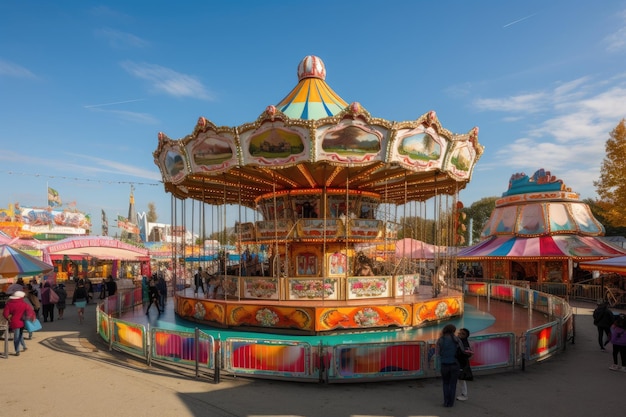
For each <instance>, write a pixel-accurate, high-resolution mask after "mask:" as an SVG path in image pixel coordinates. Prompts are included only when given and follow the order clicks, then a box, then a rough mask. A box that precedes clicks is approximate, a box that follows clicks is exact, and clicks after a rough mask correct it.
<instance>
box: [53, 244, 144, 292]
mask: <svg viewBox="0 0 626 417" xmlns="http://www.w3.org/2000/svg"><path fill="white" fill-rule="evenodd" d="M45 250H46V251H47V252H48V253H49V256H50V259H51V261H52V263H53V264H54V269H55V278H56V279H57V280H59V281H65V280H68V279H76V278H89V279H90V280H91V281H92V282H93V283H94V284H96V283H98V282H100V281H101V280H102V279H104V278H106V277H107V276H108V275H112V276H113V277H115V278H118V279H119V278H126V279H138V278H140V277H141V276H142V275H147V276H150V256H149V254H148V250H147V249H145V248H141V247H138V246H135V245H131V244H130V243H126V242H122V241H120V240H118V239H115V238H112V237H109V236H77V237H71V238H67V239H63V240H60V241H58V242H54V243H52V244H49V245H47V246H46V248H45Z"/></svg>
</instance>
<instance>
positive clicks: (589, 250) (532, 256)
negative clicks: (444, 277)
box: [457, 169, 626, 283]
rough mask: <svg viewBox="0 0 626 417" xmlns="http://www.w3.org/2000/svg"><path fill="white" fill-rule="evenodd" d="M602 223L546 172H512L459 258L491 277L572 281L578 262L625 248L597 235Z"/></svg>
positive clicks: (624, 251) (608, 254)
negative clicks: (478, 237) (479, 230)
mask: <svg viewBox="0 0 626 417" xmlns="http://www.w3.org/2000/svg"><path fill="white" fill-rule="evenodd" d="M603 235H604V226H602V224H601V223H600V222H599V221H598V220H597V219H596V218H595V217H594V215H593V214H592V212H591V209H590V208H589V206H588V205H587V204H585V203H583V202H581V201H579V195H578V194H577V193H574V192H572V191H571V189H569V188H568V187H566V186H565V184H564V183H563V181H562V180H560V179H558V178H556V177H555V176H553V175H551V173H550V172H549V171H545V170H543V169H540V170H538V171H537V172H535V174H534V175H533V176H532V177H528V176H527V175H525V174H514V175H513V176H512V177H511V180H510V182H509V188H508V190H507V191H506V192H505V193H503V195H502V198H501V199H499V200H497V201H496V208H495V209H494V211H493V212H492V213H491V217H490V218H489V220H488V221H487V223H486V225H485V228H484V229H483V231H482V234H481V241H480V242H479V243H477V244H476V245H473V246H470V247H467V248H464V249H462V250H461V251H460V252H459V253H458V257H457V260H458V261H468V262H478V263H480V264H481V265H482V269H483V273H484V276H485V277H486V278H490V279H507V280H526V281H532V282H539V283H543V282H555V283H563V282H571V281H572V280H573V278H574V271H575V270H576V269H578V267H579V263H581V262H583V261H593V260H598V259H604V258H610V257H616V256H621V255H624V254H626V250H624V249H623V248H621V247H618V246H614V245H612V244H610V243H608V242H606V241H604V240H602V239H601V236H603Z"/></svg>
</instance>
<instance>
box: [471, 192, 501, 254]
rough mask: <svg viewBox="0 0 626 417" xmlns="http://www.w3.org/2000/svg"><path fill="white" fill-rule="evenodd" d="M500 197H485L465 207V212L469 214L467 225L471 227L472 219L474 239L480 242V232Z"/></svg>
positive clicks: (474, 241)
mask: <svg viewBox="0 0 626 417" xmlns="http://www.w3.org/2000/svg"><path fill="white" fill-rule="evenodd" d="M499 198H500V197H484V198H481V199H480V200H478V201H476V202H474V203H473V204H472V205H471V206H469V207H465V208H464V209H463V212H465V214H467V219H466V222H467V227H468V229H469V221H470V219H472V230H471V232H472V241H473V243H476V242H478V239H479V238H480V233H481V232H482V231H483V229H484V227H485V224H486V223H487V220H489V217H490V216H491V213H492V212H493V210H494V209H495V208H496V201H497V200H498V199H499ZM468 243H469V241H468Z"/></svg>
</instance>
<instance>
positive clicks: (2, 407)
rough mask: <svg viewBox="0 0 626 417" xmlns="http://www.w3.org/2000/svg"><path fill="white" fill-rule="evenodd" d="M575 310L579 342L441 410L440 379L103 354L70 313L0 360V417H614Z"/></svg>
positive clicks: (612, 379) (617, 383) (594, 351)
mask: <svg viewBox="0 0 626 417" xmlns="http://www.w3.org/2000/svg"><path fill="white" fill-rule="evenodd" d="M591 308H593V306H588V305H580V306H577V307H576V330H577V332H576V340H575V344H568V345H567V349H566V352H564V353H562V354H560V355H557V356H556V357H554V358H551V359H549V360H548V361H545V362H543V363H540V364H535V365H532V366H530V367H527V368H526V370H525V371H521V370H513V371H510V372H507V373H503V374H495V375H483V376H479V377H477V379H476V380H475V381H473V382H470V383H469V396H470V399H469V401H466V402H457V403H456V404H455V406H454V407H453V408H444V407H443V406H442V405H441V404H442V400H443V396H442V392H441V383H440V381H439V380H438V379H428V380H411V381H402V382H383V383H380V382H378V383H367V384H345V385H321V384H319V385H318V384H309V383H306V384H305V383H297V382H282V381H267V380H250V379H246V378H232V377H229V376H225V377H224V376H223V378H222V381H221V382H220V383H219V384H213V383H211V382H208V381H207V380H196V379H194V377H193V375H189V374H184V373H182V372H176V371H172V370H165V369H161V368H159V367H152V368H148V367H147V366H145V364H143V363H141V362H140V361H137V360H136V359H133V358H131V357H128V356H125V355H122V354H120V353H117V352H109V351H108V349H107V346H106V345H105V344H104V343H102V341H101V339H100V338H99V336H98V335H97V334H96V329H95V313H94V311H95V305H90V306H88V307H87V319H86V320H85V323H84V324H79V323H78V319H77V315H76V312H75V308H74V307H73V306H68V309H67V312H66V317H65V319H64V320H62V321H58V320H55V321H54V322H52V323H44V329H43V331H41V332H39V333H36V334H35V337H34V338H33V340H27V341H26V343H27V346H28V350H27V351H26V352H24V353H22V354H21V355H20V356H19V357H16V356H13V352H14V351H13V342H12V341H10V342H9V351H10V355H9V358H8V359H0V375H1V377H2V379H3V382H2V385H1V388H0V416H11V417H22V416H24V417H26V416H28V417H37V416H46V417H56V416H59V417H75V416H76V417H77V416H80V417H84V416H90V417H99V416H118V417H123V416H137V417H138V416H151V417H162V416H166V417H167V416H176V417H186V416H220V417H221V416H231V417H232V416H237V417H244V416H245V417H259V416H308V417H317V416H320V417H335V416H336V417H359V416H370V417H373V416H376V417H381V416H398V417H400V416H401V417H410V416H411V417H412V416H419V417H426V416H448V415H455V414H457V415H463V416H464V417H467V416H498V417H500V416H502V417H518V416H519V417H522V416H523V417H527V416H538V417H540V416H549V415H559V416H561V415H562V416H567V417H579V416H580V417H583V416H585V417H588V416H593V417H595V416H606V415H618V414H621V413H622V412H623V409H624V403H623V399H624V393H625V390H626V372H615V371H610V370H609V369H608V367H609V365H610V364H611V363H612V359H611V354H610V352H609V353H602V352H600V350H599V348H598V347H597V344H596V331H595V327H594V326H593V324H592V320H591V316H590V315H591Z"/></svg>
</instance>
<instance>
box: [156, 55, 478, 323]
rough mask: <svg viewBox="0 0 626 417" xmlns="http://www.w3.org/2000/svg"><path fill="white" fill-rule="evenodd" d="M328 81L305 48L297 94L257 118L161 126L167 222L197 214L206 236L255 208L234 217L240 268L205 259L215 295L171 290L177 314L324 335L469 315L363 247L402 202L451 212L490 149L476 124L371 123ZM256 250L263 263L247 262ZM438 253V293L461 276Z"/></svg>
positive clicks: (384, 234) (459, 303) (384, 231)
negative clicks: (218, 221)
mask: <svg viewBox="0 0 626 417" xmlns="http://www.w3.org/2000/svg"><path fill="white" fill-rule="evenodd" d="M325 79H326V69H325V66H324V63H323V62H322V60H321V59H320V58H318V57H315V56H307V57H305V58H304V59H303V60H302V61H301V62H300V64H299V65H298V80H299V82H298V84H297V85H296V86H295V88H294V89H293V90H292V91H291V92H289V93H288V94H287V95H286V96H285V98H283V99H282V100H281V101H280V102H278V103H277V104H276V105H270V106H268V107H267V108H266V109H265V111H264V112H263V113H262V114H261V115H260V116H259V117H258V118H257V119H256V121H254V122H250V123H244V124H242V125H240V126H235V127H225V126H217V125H215V124H213V123H212V122H210V121H209V120H207V119H205V118H204V117H200V119H199V120H198V122H197V124H196V126H195V128H194V130H193V132H192V133H191V134H190V135H188V136H185V137H184V138H181V139H178V140H172V139H170V138H168V137H167V136H166V135H165V134H163V133H159V141H158V148H157V149H156V151H155V152H154V154H153V155H154V160H155V163H156V165H157V166H158V167H159V169H160V171H161V174H162V177H163V182H164V185H165V190H166V191H167V192H168V193H170V194H171V195H172V201H173V208H174V210H173V215H172V223H173V224H175V225H177V226H178V227H188V225H189V223H190V221H189V219H188V213H189V212H191V213H196V214H195V217H198V218H199V219H198V220H197V221H195V223H193V221H192V223H193V224H196V225H198V228H199V229H201V230H203V229H204V228H205V226H206V220H205V217H206V215H205V210H206V207H211V208H213V207H218V208H219V207H222V208H223V210H224V211H225V210H226V207H228V208H229V210H231V208H232V207H239V209H232V211H238V212H239V213H241V208H247V209H249V210H250V211H252V212H253V213H254V219H253V220H251V221H250V220H248V219H245V218H240V219H239V220H238V221H237V222H236V224H235V230H236V236H237V237H236V239H237V242H236V248H237V249H236V250H237V251H238V252H239V255H240V256H239V259H240V260H241V262H240V263H239V265H238V266H237V267H236V268H232V267H231V268H229V267H227V265H226V264H224V265H221V264H220V263H219V262H218V263H217V264H216V266H215V267H214V268H212V267H211V265H205V266H204V268H203V270H204V271H205V272H206V271H207V270H208V272H209V273H210V274H211V275H210V276H208V277H207V284H208V287H209V288H210V289H211V291H208V292H207V293H206V294H202V293H201V292H200V293H199V295H194V294H193V293H192V292H190V289H186V290H183V291H180V292H179V293H177V295H176V307H175V308H176V313H177V314H178V315H179V316H181V317H183V318H186V319H191V320H197V321H200V322H203V323H206V324H210V325H213V326H216V327H232V328H251V329H254V330H261V331H262V330H268V329H269V330H271V331H272V332H275V331H281V330H282V331H295V332H304V333H310V334H317V333H323V332H329V331H339V330H369V329H373V328H387V327H415V326H421V325H424V324H425V323H428V322H432V321H439V320H445V319H449V318H451V317H455V316H459V315H461V314H462V313H463V299H462V294H461V293H460V292H456V291H453V290H452V289H451V287H450V286H449V285H448V284H449V283H448V284H446V286H445V287H439V290H437V291H426V290H423V289H420V288H419V284H420V276H419V273H418V272H416V271H409V270H404V269H403V270H400V269H399V268H398V265H399V264H401V263H402V262H400V260H398V259H389V258H386V259H382V260H380V259H376V258H375V257H371V256H367V255H366V254H365V253H364V252H362V251H360V250H358V248H359V247H362V246H376V245H383V246H386V245H388V244H390V243H391V244H394V243H395V242H396V241H397V240H398V231H399V228H400V224H399V223H398V208H399V207H401V208H402V210H403V213H405V214H406V213H408V210H410V209H409V208H408V207H411V205H412V204H417V205H419V204H424V203H425V202H427V201H434V203H433V204H432V206H433V207H435V209H434V217H435V218H441V219H443V218H446V219H449V218H451V216H452V213H451V211H453V210H454V208H455V207H457V203H458V201H457V197H458V193H459V191H460V190H462V189H463V188H464V187H465V186H466V185H467V183H468V182H469V181H470V179H471V176H472V172H473V169H474V166H475V164H476V163H477V161H478V160H479V158H480V156H481V154H482V152H483V147H482V146H481V145H480V144H479V143H478V129H477V128H473V129H471V130H470V131H469V132H468V133H464V134H455V133H452V132H450V131H448V130H447V129H445V128H444V127H443V126H442V125H441V123H440V122H439V120H438V118H437V116H436V114H435V112H434V111H430V112H428V113H425V114H423V115H422V116H420V117H418V118H417V119H415V120H411V121H402V122H397V121H389V120H385V119H382V118H377V117H374V116H372V115H370V113H369V112H368V111H367V110H366V109H365V108H364V107H363V106H362V105H361V104H359V103H358V102H352V103H350V104H349V103H348V102H346V101H344V100H343V99H342V98H341V97H340V96H339V95H337V93H335V92H334V91H333V90H332V89H331V88H330V87H329V85H328V84H327V83H326V81H325ZM187 202H190V204H191V209H190V208H189V205H185V204H186V203H187ZM235 214H236V213H235ZM211 217H215V216H211ZM224 217H225V216H224ZM177 226H174V227H177ZM224 226H225V225H220V228H223V227H224ZM442 229H445V227H443V226H442ZM200 234H202V232H200ZM181 246H184V243H183V244H182V245H181ZM260 248H262V249H263V250H266V251H267V258H268V259H269V262H268V263H267V265H265V266H264V265H259V264H256V263H254V262H253V260H254V259H258V257H255V256H254V254H255V253H257V252H258V251H259V250H260ZM180 250H184V247H181V249H180ZM181 259H184V258H181V257H179V256H176V257H175V259H173V260H172V261H173V263H175V264H176V263H180V262H181ZM381 261H382V262H381ZM437 261H438V264H439V268H438V272H439V276H438V278H437V284H436V285H434V286H435V287H436V286H438V285H439V286H440V285H442V283H443V282H445V281H446V279H448V278H453V277H447V275H446V271H447V270H450V271H455V270H456V265H452V264H451V263H450V262H453V260H450V259H444V258H441V259H438V260H437ZM178 267H180V265H178ZM178 275H179V274H178ZM455 277H456V276H455ZM214 288H216V289H217V290H216V291H215V292H213V289H214Z"/></svg>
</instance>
